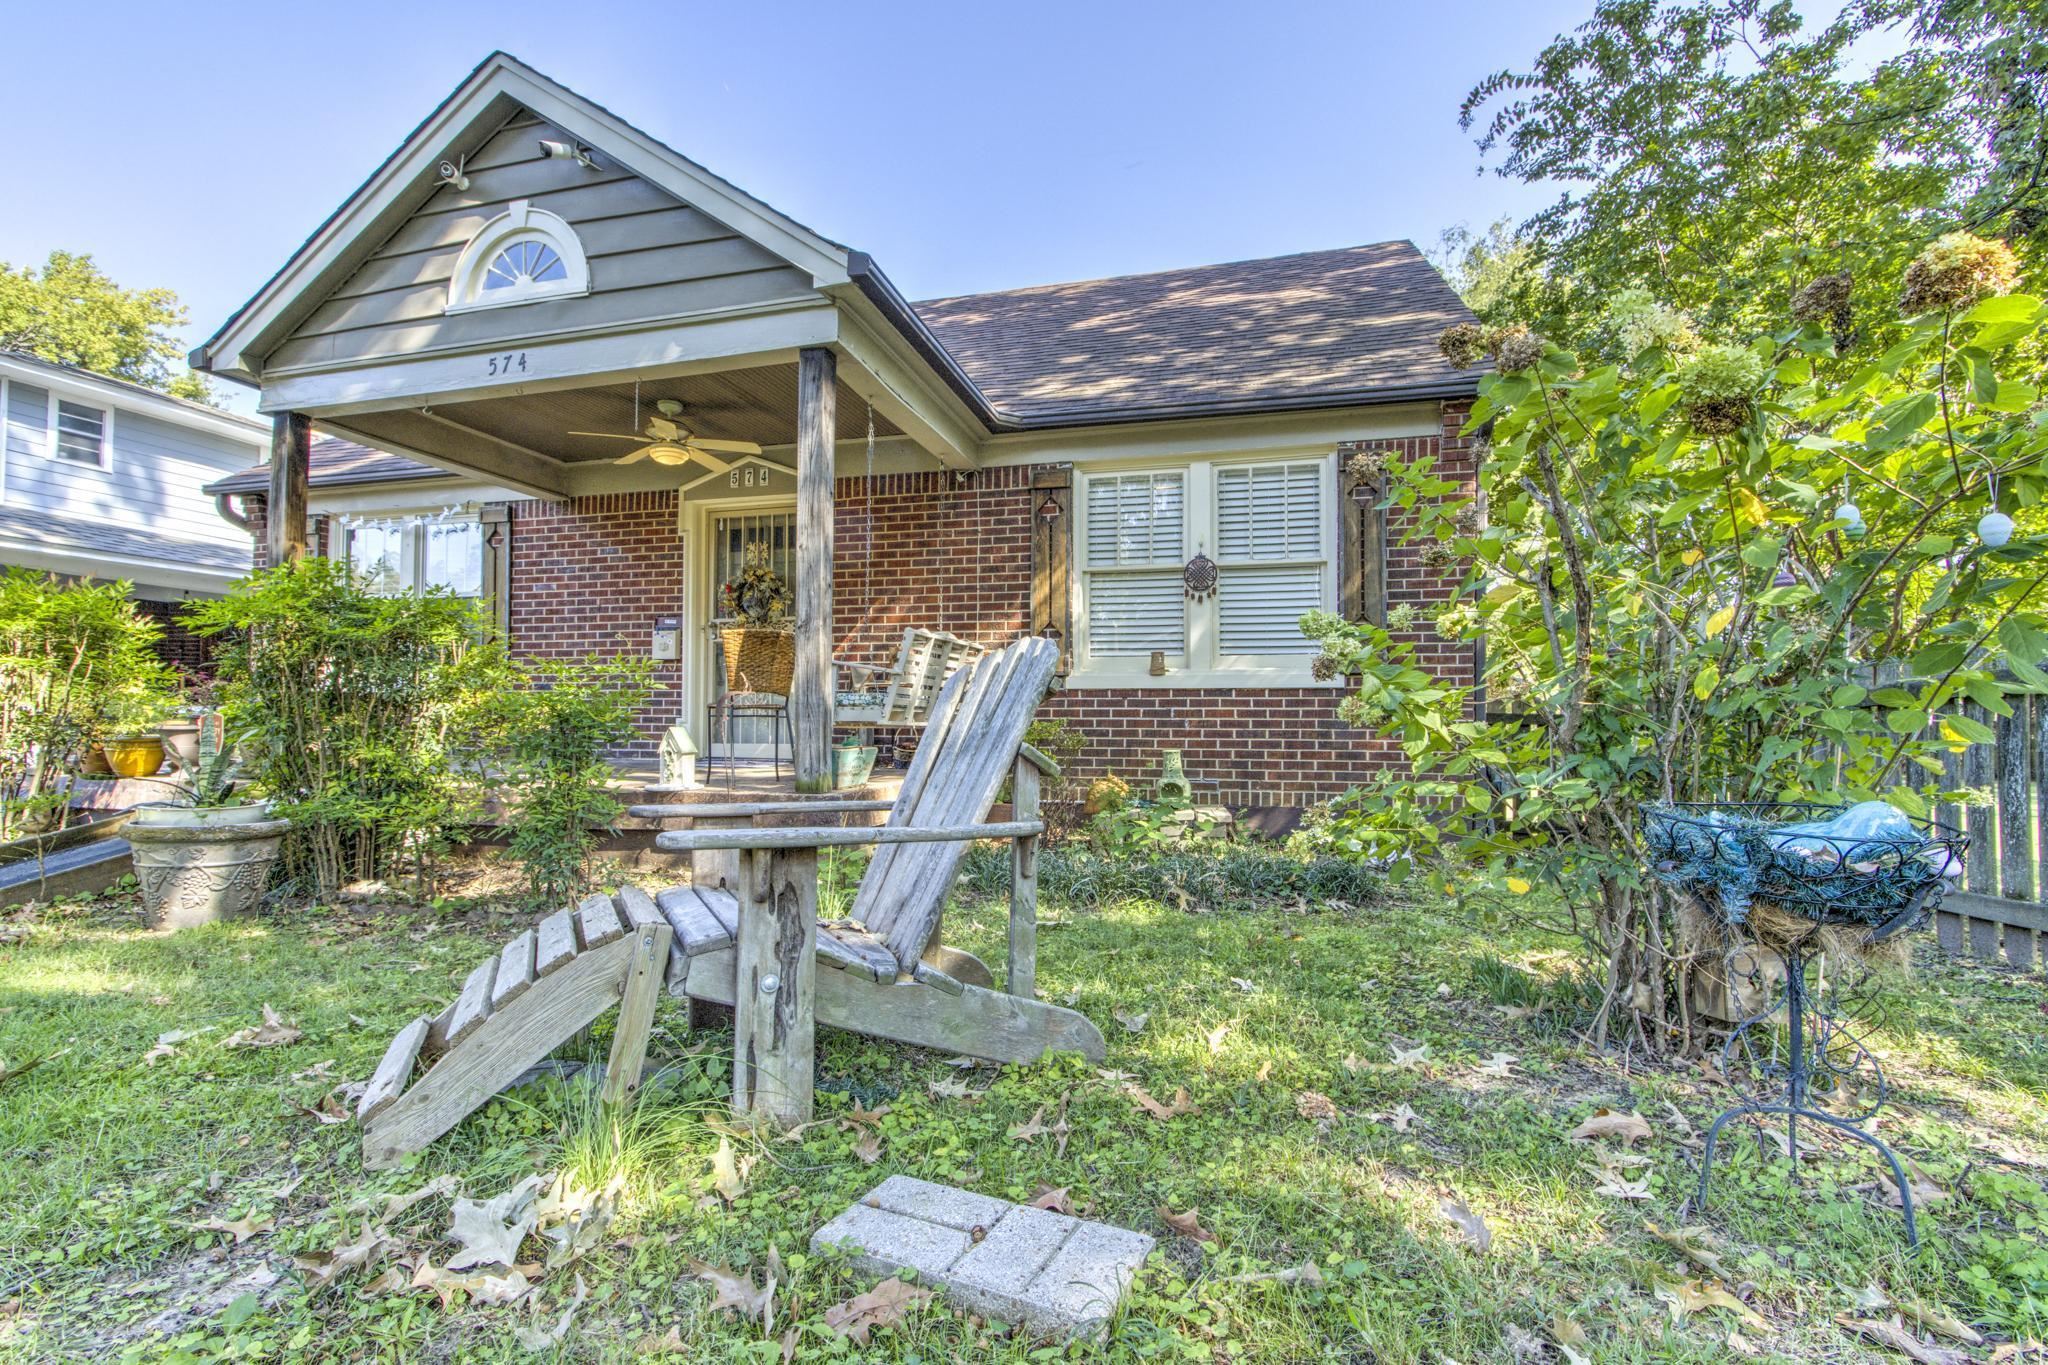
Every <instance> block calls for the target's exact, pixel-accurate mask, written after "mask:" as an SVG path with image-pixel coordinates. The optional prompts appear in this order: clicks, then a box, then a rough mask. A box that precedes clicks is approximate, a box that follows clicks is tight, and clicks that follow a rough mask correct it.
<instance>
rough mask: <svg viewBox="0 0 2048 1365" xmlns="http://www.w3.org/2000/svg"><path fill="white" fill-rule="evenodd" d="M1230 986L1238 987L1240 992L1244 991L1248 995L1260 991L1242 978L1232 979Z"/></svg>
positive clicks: (1235, 977) (1234, 977)
mask: <svg viewBox="0 0 2048 1365" xmlns="http://www.w3.org/2000/svg"><path fill="white" fill-rule="evenodd" d="M1230 984H1231V985H1233V986H1235V987H1237V988H1238V989H1239V990H1241V991H1243V992H1244V993H1245V994H1246V995H1250V994H1251V993H1252V992H1253V991H1255V990H1257V989H1258V987H1257V986H1254V985H1253V984H1252V983H1251V982H1249V981H1247V980H1245V979H1244V978H1243V977H1241V976H1233V977H1231V978H1230Z"/></svg>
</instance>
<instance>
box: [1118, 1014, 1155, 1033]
mask: <svg viewBox="0 0 2048 1365" xmlns="http://www.w3.org/2000/svg"><path fill="white" fill-rule="evenodd" d="M1109 1017H1110V1018H1112V1019H1114V1020H1116V1021H1117V1022H1118V1023H1119V1024H1122V1025H1123V1026H1124V1029H1125V1030H1126V1031H1127V1032H1130V1033H1143V1032H1144V1031H1145V1025H1146V1023H1147V1022H1148V1021H1149V1020H1150V1019H1151V1018H1152V1015H1151V1013H1150V1012H1149V1011H1148V1012H1146V1013H1144V1014H1134V1013H1132V1012H1131V1011H1129V1010H1111V1011H1110V1012H1109Z"/></svg>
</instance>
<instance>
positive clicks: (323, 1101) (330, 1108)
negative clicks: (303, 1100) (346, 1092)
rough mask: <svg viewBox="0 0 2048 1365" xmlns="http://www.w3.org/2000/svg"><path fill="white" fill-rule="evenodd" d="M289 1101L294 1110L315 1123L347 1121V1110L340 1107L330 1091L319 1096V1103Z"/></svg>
mask: <svg viewBox="0 0 2048 1365" xmlns="http://www.w3.org/2000/svg"><path fill="white" fill-rule="evenodd" d="M289 1103H290V1104H291V1106H292V1109H293V1110H294V1111H295V1112H297V1113H298V1114H300V1115H302V1116H304V1117H306V1118H309V1119H312V1120H313V1121H314V1122H316V1123H322V1124H327V1123H347V1122H348V1117H349V1115H348V1110H346V1109H344V1108H342V1105H341V1101H340V1100H339V1099H337V1098H335V1096H334V1094H333V1093H332V1092H331V1091H330V1092H329V1093H327V1094H325V1095H322V1096H321V1097H320V1100H319V1103H317V1104H310V1105H307V1104H300V1103H298V1102H297V1101H295V1100H294V1101H289Z"/></svg>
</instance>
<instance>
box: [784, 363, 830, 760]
mask: <svg viewBox="0 0 2048 1365" xmlns="http://www.w3.org/2000/svg"><path fill="white" fill-rule="evenodd" d="M838 373H839V362H838V358H837V357H836V356H834V355H833V354H832V352H830V351H828V350H825V349H823V348H822V347H817V346H812V347H807V348H805V349H804V350H803V351H801V352H799V353H798V356H797V379H796V680H795V682H794V683H793V684H792V685H791V688H790V698H789V710H790V722H791V728H792V729H793V730H794V731H795V747H796V789H797V790H798V791H800V792H824V791H830V790H831V789H832V700H833V698H832V444H833V439H834V438H835V437H836V436H837V435H838V432H839V421H838V411H837V409H838V398H839V384H838Z"/></svg>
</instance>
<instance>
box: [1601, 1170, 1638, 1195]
mask: <svg viewBox="0 0 2048 1365" xmlns="http://www.w3.org/2000/svg"><path fill="white" fill-rule="evenodd" d="M1593 1193H1595V1194H1604V1195H1606V1196H1607V1197H1608V1198H1610V1199H1648V1198H1649V1197H1650V1179H1649V1177H1648V1176H1644V1177H1643V1178H1642V1179H1641V1180H1630V1179H1628V1178H1627V1177H1625V1176H1623V1175H1621V1174H1620V1173H1618V1172H1616V1171H1612V1170H1606V1169H1603V1170H1602V1171H1601V1172H1600V1183H1599V1184H1598V1185H1596V1186H1594V1187H1593Z"/></svg>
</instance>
